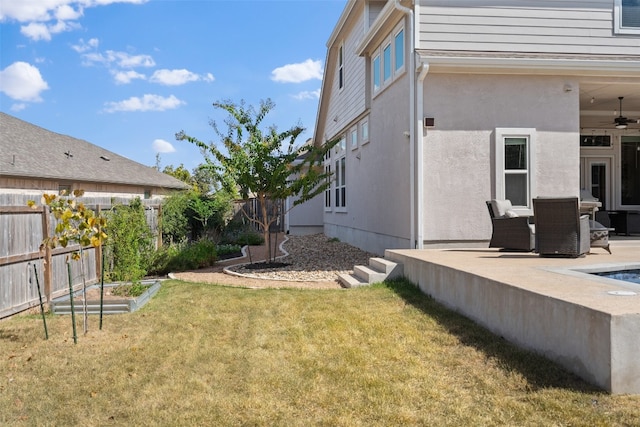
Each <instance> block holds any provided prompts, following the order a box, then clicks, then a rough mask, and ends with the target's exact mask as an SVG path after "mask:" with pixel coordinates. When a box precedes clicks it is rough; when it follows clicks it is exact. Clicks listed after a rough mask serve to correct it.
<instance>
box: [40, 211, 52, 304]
mask: <svg viewBox="0 0 640 427" xmlns="http://www.w3.org/2000/svg"><path fill="white" fill-rule="evenodd" d="M48 238H49V206H46V205H45V206H43V207H42V241H43V242H44V241H45V240H46V239H48ZM42 249H43V248H42V246H41V247H40V251H41V252H42ZM51 259H52V257H51V248H50V247H49V245H44V266H43V267H44V268H43V269H42V274H43V276H44V277H43V278H44V294H45V296H46V297H47V301H48V302H50V301H51V299H52V286H51V282H52V281H53V271H52V270H53V265H52V264H51Z"/></svg>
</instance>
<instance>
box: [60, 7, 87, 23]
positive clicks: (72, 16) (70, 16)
mask: <svg viewBox="0 0 640 427" xmlns="http://www.w3.org/2000/svg"><path fill="white" fill-rule="evenodd" d="M55 13H56V19H58V20H60V21H73V20H76V19H78V18H80V17H81V16H82V8H78V10H75V9H74V8H73V7H71V6H69V5H68V4H63V5H60V6H59V7H58V9H57V10H56V12H55Z"/></svg>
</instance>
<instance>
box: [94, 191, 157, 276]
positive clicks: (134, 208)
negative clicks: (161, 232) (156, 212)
mask: <svg viewBox="0 0 640 427" xmlns="http://www.w3.org/2000/svg"><path fill="white" fill-rule="evenodd" d="M105 216H106V217H107V220H108V225H107V233H108V235H109V239H108V240H107V244H106V245H105V250H106V252H105V258H106V265H105V267H106V270H107V273H106V276H108V278H109V280H115V281H127V282H133V281H136V280H140V279H142V278H143V277H144V276H145V275H146V274H147V269H148V267H149V260H150V257H151V254H152V253H153V235H152V233H151V230H150V229H149V226H148V225H147V220H146V217H145V213H144V206H142V202H140V199H139V198H137V199H134V200H132V201H131V203H130V204H129V206H126V205H116V206H114V207H113V208H112V209H111V211H109V212H108V213H107V214H106V215H105Z"/></svg>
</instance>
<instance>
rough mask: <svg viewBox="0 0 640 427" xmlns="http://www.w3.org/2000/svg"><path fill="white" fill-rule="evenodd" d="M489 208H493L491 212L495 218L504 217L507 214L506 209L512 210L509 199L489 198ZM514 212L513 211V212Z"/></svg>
mask: <svg viewBox="0 0 640 427" xmlns="http://www.w3.org/2000/svg"><path fill="white" fill-rule="evenodd" d="M491 209H492V210H493V214H494V215H495V216H496V218H505V217H506V215H507V211H509V210H513V209H512V206H511V200H508V199H505V200H497V199H492V200H491ZM514 213H515V212H514Z"/></svg>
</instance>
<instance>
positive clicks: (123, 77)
mask: <svg viewBox="0 0 640 427" xmlns="http://www.w3.org/2000/svg"><path fill="white" fill-rule="evenodd" d="M111 74H113V78H114V79H115V81H116V84H119V85H125V84H129V83H131V81H133V80H135V79H141V80H144V79H146V78H147V76H145V75H144V74H140V73H138V72H135V71H133V70H129V71H112V72H111Z"/></svg>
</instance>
